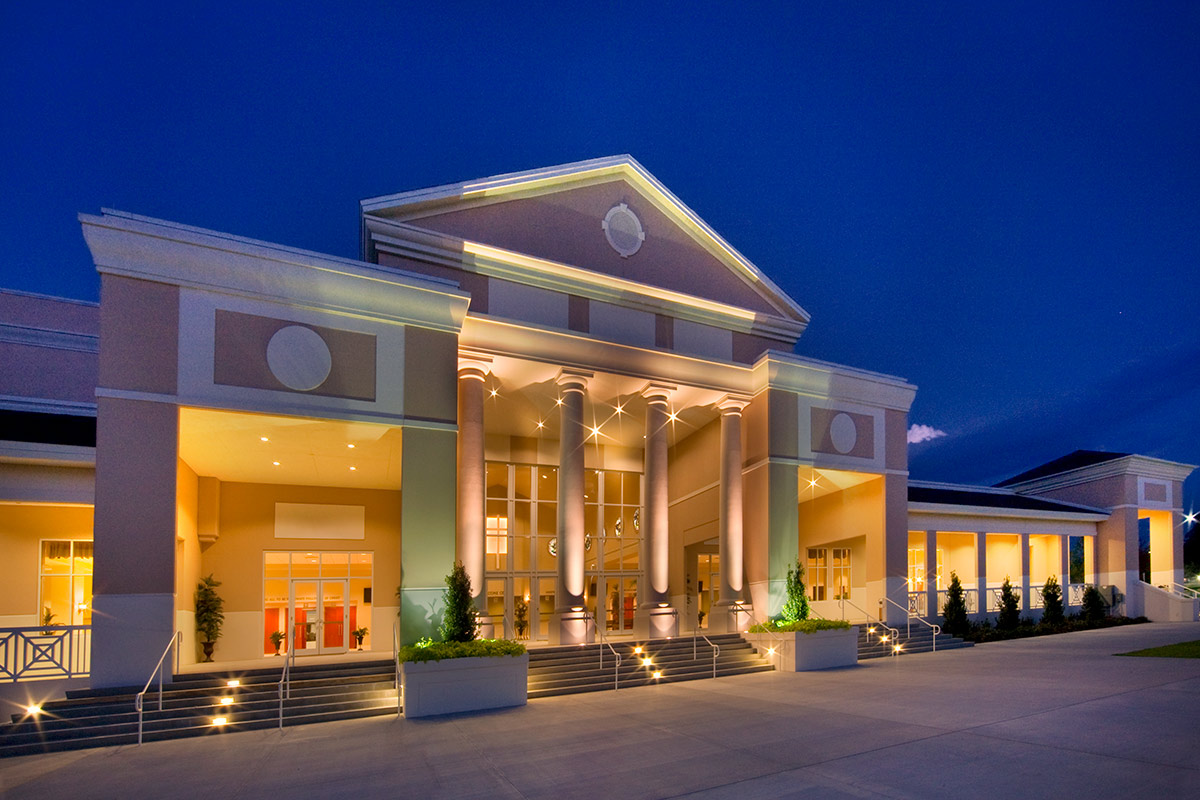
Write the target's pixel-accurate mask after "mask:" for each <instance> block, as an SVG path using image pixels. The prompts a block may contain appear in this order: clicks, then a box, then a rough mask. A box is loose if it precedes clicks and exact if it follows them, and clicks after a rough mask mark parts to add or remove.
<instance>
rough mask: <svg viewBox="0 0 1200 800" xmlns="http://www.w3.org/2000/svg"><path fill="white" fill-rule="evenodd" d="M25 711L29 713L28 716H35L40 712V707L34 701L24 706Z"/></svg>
mask: <svg viewBox="0 0 1200 800" xmlns="http://www.w3.org/2000/svg"><path fill="white" fill-rule="evenodd" d="M25 713H26V714H29V715H30V716H33V717H36V716H37V715H38V714H40V713H42V707H41V706H39V705H38V704H37V703H34V704H33V705H31V706H25Z"/></svg>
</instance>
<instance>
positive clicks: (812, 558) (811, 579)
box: [806, 547, 829, 601]
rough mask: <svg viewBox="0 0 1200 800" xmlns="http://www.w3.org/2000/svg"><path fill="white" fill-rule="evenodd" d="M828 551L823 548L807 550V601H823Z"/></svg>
mask: <svg viewBox="0 0 1200 800" xmlns="http://www.w3.org/2000/svg"><path fill="white" fill-rule="evenodd" d="M828 565H829V551H828V550H827V549H826V548H824V547H810V548H808V568H807V570H806V571H807V572H808V599H809V600H818V601H819V600H824V599H825V586H826V580H827V576H826V572H827V571H828Z"/></svg>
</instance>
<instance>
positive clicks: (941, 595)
mask: <svg viewBox="0 0 1200 800" xmlns="http://www.w3.org/2000/svg"><path fill="white" fill-rule="evenodd" d="M948 592H949V590H948V589H938V599H937V604H938V607H937V611H936V612H934V613H935V614H941V613H942V609H944V608H945V607H946V597H947V596H948ZM963 605H965V606H966V607H967V613H968V614H975V613H978V611H979V590H978V589H974V588H972V589H963Z"/></svg>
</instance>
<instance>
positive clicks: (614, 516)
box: [485, 462, 642, 639]
mask: <svg viewBox="0 0 1200 800" xmlns="http://www.w3.org/2000/svg"><path fill="white" fill-rule="evenodd" d="M641 477H642V476H641V475H640V474H638V473H636V472H619V471H614V470H587V471H586V472H585V473H584V490H583V493H584V532H585V539H584V572H585V585H586V597H585V601H586V603H587V606H588V608H589V609H590V610H591V611H593V612H594V613H595V614H596V618H597V620H599V621H600V624H601V625H604V626H605V627H606V628H607V629H608V630H610V631H616V632H620V631H626V630H631V629H632V627H633V612H634V609H635V608H636V606H637V600H636V595H637V586H638V579H639V577H640V558H641V555H640V550H641V500H642V496H641V493H642V481H641ZM485 513H486V521H485V530H486V533H485V536H486V550H485V552H486V563H485V584H486V591H487V609H488V613H489V615H491V616H492V618H493V619H494V620H497V621H499V620H501V619H502V620H503V628H501V626H500V625H497V627H496V635H497V636H499V635H501V631H503V635H504V636H505V637H508V638H516V639H545V638H547V637H548V636H549V623H550V617H551V615H552V614H553V613H554V605H555V603H554V587H555V581H556V579H557V574H558V539H557V525H558V469H557V468H555V467H544V466H541V467H539V466H534V465H529V464H507V463H502V462H488V464H487V507H486V511H485Z"/></svg>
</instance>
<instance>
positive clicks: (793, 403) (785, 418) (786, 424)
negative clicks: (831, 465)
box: [766, 389, 800, 458]
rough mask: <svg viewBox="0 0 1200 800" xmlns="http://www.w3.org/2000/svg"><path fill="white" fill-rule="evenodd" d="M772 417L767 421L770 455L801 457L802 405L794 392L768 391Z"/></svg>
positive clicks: (775, 456) (776, 456)
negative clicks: (800, 426) (799, 417)
mask: <svg viewBox="0 0 1200 800" xmlns="http://www.w3.org/2000/svg"><path fill="white" fill-rule="evenodd" d="M766 394H767V398H768V404H769V409H770V418H769V420H768V423H767V429H768V436H769V437H770V442H769V444H768V447H769V448H770V455H771V456H772V457H774V458H799V457H800V438H799V436H800V434H799V420H798V415H799V413H800V407H799V403H798V402H797V401H798V398H797V396H796V394H795V393H794V392H783V391H780V390H778V389H772V390H770V391H768V392H767V393H766Z"/></svg>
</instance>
